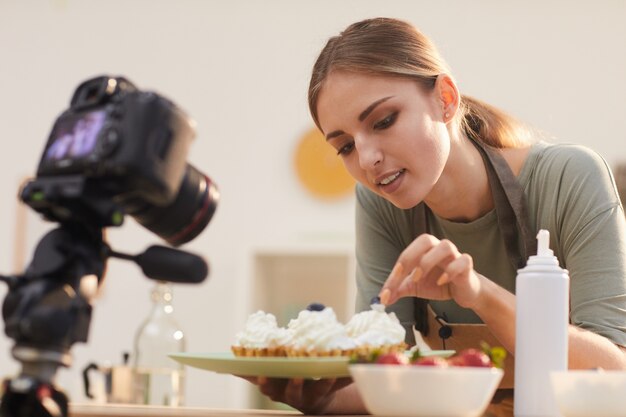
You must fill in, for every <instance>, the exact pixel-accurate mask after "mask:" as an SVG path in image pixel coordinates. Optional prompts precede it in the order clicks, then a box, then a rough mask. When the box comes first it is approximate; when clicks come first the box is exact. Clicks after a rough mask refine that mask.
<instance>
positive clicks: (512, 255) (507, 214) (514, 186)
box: [471, 139, 537, 269]
mask: <svg viewBox="0 0 626 417" xmlns="http://www.w3.org/2000/svg"><path fill="white" fill-rule="evenodd" d="M471 141H472V143H473V144H474V146H476V149H477V150H478V152H479V153H480V156H481V157H482V158H483V161H484V163H485V168H486V170H487V178H488V180H489V185H490V187H491V194H492V196H493V202H494V206H495V208H496V215H497V218H498V225H499V227H500V233H501V234H502V239H503V240H504V245H505V247H506V251H507V253H508V255H509V260H510V261H511V263H512V264H513V267H514V268H516V269H519V268H523V267H524V266H525V265H526V258H528V256H529V255H530V254H532V253H535V252H536V251H537V241H536V238H535V237H534V236H532V235H531V233H530V229H529V226H528V213H527V210H526V199H525V196H524V190H523V188H522V186H521V185H520V183H519V182H518V181H517V178H515V174H513V171H511V167H509V164H508V163H507V162H506V160H505V159H504V157H503V156H502V155H501V154H500V153H499V152H498V151H497V150H496V149H494V148H492V147H491V146H488V145H485V144H484V143H482V142H479V141H477V140H474V139H471ZM519 235H521V241H522V247H520V245H519V241H520V239H519V237H520V236H519Z"/></svg>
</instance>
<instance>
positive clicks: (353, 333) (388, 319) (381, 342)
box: [345, 303, 407, 355]
mask: <svg viewBox="0 0 626 417" xmlns="http://www.w3.org/2000/svg"><path fill="white" fill-rule="evenodd" d="M345 329H346V333H347V334H348V336H349V337H351V338H352V339H353V340H354V341H355V342H356V344H357V346H358V347H357V351H356V352H357V354H358V355H367V354H370V353H373V352H378V353H390V352H404V351H405V350H406V348H407V345H406V343H405V342H404V338H405V336H406V330H405V329H404V327H403V326H402V325H401V324H400V320H398V317H396V315H395V313H386V312H385V306H384V305H383V304H376V303H375V304H372V305H371V309H370V310H366V311H362V312H360V313H357V314H355V315H354V316H352V318H351V319H350V321H349V322H348V323H347V324H346V326H345Z"/></svg>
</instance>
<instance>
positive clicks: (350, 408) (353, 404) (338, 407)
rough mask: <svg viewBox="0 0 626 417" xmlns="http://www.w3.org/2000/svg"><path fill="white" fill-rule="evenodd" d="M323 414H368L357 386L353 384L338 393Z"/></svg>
mask: <svg viewBox="0 0 626 417" xmlns="http://www.w3.org/2000/svg"><path fill="white" fill-rule="evenodd" d="M323 414H367V411H366V409H365V404H363V400H362V398H361V395H360V394H359V392H358V390H357V388H356V384H354V383H352V384H350V385H348V386H346V387H344V388H342V389H340V390H338V391H336V392H335V394H334V397H333V399H332V401H331V402H330V403H329V404H328V407H327V408H326V409H325V410H324V411H323Z"/></svg>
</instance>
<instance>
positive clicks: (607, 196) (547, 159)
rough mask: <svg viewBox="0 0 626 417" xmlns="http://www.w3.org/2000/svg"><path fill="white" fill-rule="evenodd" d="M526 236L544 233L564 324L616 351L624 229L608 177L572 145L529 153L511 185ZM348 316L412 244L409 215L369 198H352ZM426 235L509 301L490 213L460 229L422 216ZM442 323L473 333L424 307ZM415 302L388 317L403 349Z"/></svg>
mask: <svg viewBox="0 0 626 417" xmlns="http://www.w3.org/2000/svg"><path fill="white" fill-rule="evenodd" d="M518 181H519V182H520V184H521V186H522V188H523V190H524V194H525V197H526V203H527V207H528V214H529V216H528V217H529V219H528V220H529V223H528V225H529V228H530V231H531V233H532V235H533V236H534V235H536V234H537V232H538V231H539V230H540V229H547V230H548V231H549V232H550V248H551V249H552V250H553V251H554V255H555V256H556V257H557V258H558V259H559V263H560V265H561V267H562V268H565V269H567V270H568V271H569V275H570V306H571V308H570V321H571V323H572V324H575V325H577V326H580V327H581V328H584V329H587V330H590V331H593V332H595V333H597V334H600V335H602V336H605V337H607V338H608V339H610V340H612V341H613V342H614V343H616V344H619V345H622V346H626V220H625V218H624V211H623V208H622V206H621V203H620V199H619V195H618V193H617V189H616V187H615V183H614V180H613V177H612V174H611V171H610V169H609V167H608V166H607V164H606V162H605V161H604V159H602V157H600V156H599V155H598V154H596V153H595V152H593V151H591V150H589V149H587V148H585V147H582V146H578V145H562V144H559V145H555V144H548V143H546V142H538V143H536V144H534V145H533V146H532V148H531V150H530V151H529V154H528V156H527V159H526V161H525V163H524V165H523V167H522V170H521V172H520V174H519V176H518ZM356 196H357V204H356V261H357V268H356V279H357V300H356V309H357V311H362V310H365V309H368V308H369V303H370V300H371V299H372V297H374V296H376V295H377V294H378V292H379V291H380V288H381V287H382V285H383V283H384V282H385V280H386V278H387V277H388V275H389V273H390V271H391V269H392V268H393V265H394V263H395V261H396V260H397V258H398V256H399V255H400V253H401V252H402V250H403V249H404V248H405V247H406V246H407V245H408V244H409V243H410V242H412V241H413V240H414V239H415V238H416V237H417V235H418V231H417V224H416V223H417V222H416V221H415V220H414V217H415V213H416V210H417V208H413V209H408V210H403V209H399V208H397V207H395V206H394V205H392V204H391V203H390V202H388V201H387V200H385V199H384V198H382V197H380V196H378V195H376V194H375V193H373V192H372V191H370V190H368V189H366V188H365V187H362V186H360V185H358V186H357V189H356ZM427 222H428V227H429V230H430V233H432V234H433V235H435V236H437V237H438V238H440V239H442V238H446V239H449V240H450V241H452V242H453V243H454V244H455V245H456V246H457V247H458V249H459V251H460V252H462V253H468V254H470V255H471V256H472V258H473V260H474V268H475V270H476V271H478V272H479V273H480V274H482V275H484V276H485V277H487V278H489V279H491V280H492V281H494V282H495V283H497V284H498V285H500V286H502V287H503V288H505V289H507V290H509V291H510V292H512V293H515V276H516V274H517V271H516V269H515V268H514V267H513V265H512V264H511V262H510V260H509V257H508V255H507V252H506V248H505V246H504V242H503V240H502V237H501V233H500V230H499V228H498V222H497V218H496V213H495V210H492V211H490V212H489V213H487V214H485V215H484V216H483V217H481V218H479V219H477V220H474V221H471V222H469V223H458V222H452V221H448V220H445V219H442V218H439V217H437V216H436V215H434V214H433V213H432V212H430V211H428V217H427ZM430 305H431V306H432V307H433V309H434V311H435V312H436V313H437V314H439V315H443V314H444V313H445V316H446V318H447V320H448V321H449V322H451V323H480V322H481V320H480V318H479V317H478V316H477V315H476V314H475V313H474V312H473V311H472V310H469V309H464V308H462V307H460V306H458V305H457V304H456V303H455V302H454V301H452V300H450V301H430ZM414 309H415V302H414V299H413V298H403V299H400V300H399V301H398V302H396V303H395V304H394V305H392V306H389V307H388V311H394V312H395V313H396V314H397V316H398V318H399V319H400V321H401V322H402V324H403V325H404V326H405V328H406V330H407V341H408V342H409V343H412V342H413V331H412V327H413V325H414V324H415V311H414Z"/></svg>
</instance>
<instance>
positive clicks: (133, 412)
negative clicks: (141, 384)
mask: <svg viewBox="0 0 626 417" xmlns="http://www.w3.org/2000/svg"><path fill="white" fill-rule="evenodd" d="M301 415H302V414H300V413H298V412H295V411H276V410H236V409H218V408H193V407H157V406H144V405H122V404H119V405H118V404H111V405H108V404H107V405H92V404H70V417H170V416H171V417H173V416H176V417H218V416H226V417H263V416H266V417H271V416H274V417H285V416H301ZM353 417H358V416H353Z"/></svg>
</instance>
